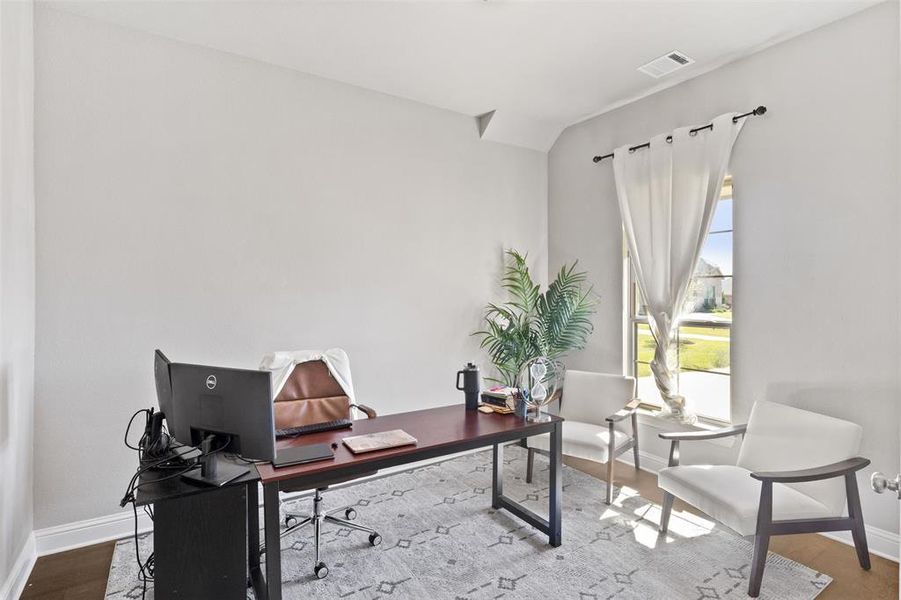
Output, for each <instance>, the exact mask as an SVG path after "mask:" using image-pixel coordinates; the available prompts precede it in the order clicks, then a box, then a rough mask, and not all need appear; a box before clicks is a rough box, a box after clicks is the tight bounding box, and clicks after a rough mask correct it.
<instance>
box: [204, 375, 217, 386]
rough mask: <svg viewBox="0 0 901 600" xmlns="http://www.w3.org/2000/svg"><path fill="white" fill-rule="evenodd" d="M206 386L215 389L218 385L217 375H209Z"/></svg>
mask: <svg viewBox="0 0 901 600" xmlns="http://www.w3.org/2000/svg"><path fill="white" fill-rule="evenodd" d="M206 386H207V387H208V388H209V389H213V388H214V387H216V376H215V375H210V376H209V377H207V378H206Z"/></svg>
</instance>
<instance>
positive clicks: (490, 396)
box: [482, 387, 519, 414]
mask: <svg viewBox="0 0 901 600" xmlns="http://www.w3.org/2000/svg"><path fill="white" fill-rule="evenodd" d="M518 394H519V389H517V388H515V387H493V388H491V389H488V390H485V391H484V392H482V404H485V405H487V406H490V407H491V408H493V409H494V412H498V413H502V414H507V413H512V412H513V408H511V407H512V406H514V404H515V401H516V397H517V395H518Z"/></svg>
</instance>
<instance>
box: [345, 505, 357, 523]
mask: <svg viewBox="0 0 901 600" xmlns="http://www.w3.org/2000/svg"><path fill="white" fill-rule="evenodd" d="M344 518H345V519H347V520H348V521H353V520H354V519H356V518H357V511H355V510H354V509H352V508H348V509H347V510H345V511H344Z"/></svg>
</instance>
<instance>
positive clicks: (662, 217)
mask: <svg viewBox="0 0 901 600" xmlns="http://www.w3.org/2000/svg"><path fill="white" fill-rule="evenodd" d="M735 115H736V113H729V114H725V115H720V116H719V117H717V118H716V119H714V120H713V129H711V130H703V131H699V132H697V133H695V134H692V133H691V131H690V128H688V127H685V128H680V129H676V130H675V131H673V132H672V133H671V134H661V135H658V136H656V137H654V138H653V139H651V142H650V146H649V147H648V148H647V149H641V150H636V151H634V152H630V151H629V146H622V147H620V148H617V149H616V150H615V151H614V153H613V172H614V175H615V178H616V194H617V197H618V199H619V208H620V214H621V215H622V219H623V229H624V230H625V235H626V241H627V243H628V244H629V253H630V255H631V258H632V267H633V268H634V271H635V276H636V278H637V280H638V286H639V288H640V289H641V292H642V294H643V295H644V298H645V300H646V302H647V307H648V323H649V325H650V329H651V333H652V335H653V336H654V339H655V341H656V342H657V350H656V352H655V353H654V359H653V360H652V361H651V371H652V372H653V373H654V380H655V381H656V383H657V388H658V389H659V390H660V394H661V396H662V397H663V400H664V402H666V406H667V408H668V410H669V412H670V413H671V414H672V416H673V417H674V418H677V419H679V420H681V421H685V422H693V421H694V420H695V417H694V415H693V414H692V413H691V412H690V411H689V410H688V409H687V408H686V406H685V398H684V397H682V396H681V395H679V392H678V389H677V385H676V375H677V374H676V372H675V367H676V364H675V347H674V343H673V342H674V340H675V333H676V329H677V327H678V323H679V317H680V316H681V310H682V305H683V304H684V302H685V296H686V293H687V292H688V288H689V283H690V282H691V276H692V273H693V272H694V269H695V265H696V264H697V262H698V256H699V255H700V252H701V247H702V246H703V245H704V240H705V239H706V238H707V232H708V230H709V229H710V221H711V220H712V219H713V213H714V210H715V208H716V203H717V200H718V199H719V194H720V188H721V187H722V185H723V178H724V177H725V175H726V167H727V166H728V164H729V155H730V154H731V152H732V144H733V143H734V142H735V138H736V137H737V136H738V133H739V131H741V127H742V124H743V122H744V119H739V120H738V122H733V120H732V119H733V117H734V116H735ZM668 135H670V136H672V141H671V142H668V141H667V137H668Z"/></svg>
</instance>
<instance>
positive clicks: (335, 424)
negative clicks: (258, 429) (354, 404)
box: [275, 419, 353, 439]
mask: <svg viewBox="0 0 901 600" xmlns="http://www.w3.org/2000/svg"><path fill="white" fill-rule="evenodd" d="M352 426H353V421H351V420H350V419H338V420H337V421H325V422H323V423H310V424H309V425H301V426H300V427H289V428H287V429H276V430H275V438H276V439H279V438H286V437H294V436H297V435H305V434H307V433H319V432H320V431H333V430H335V429H347V428H348V427H352Z"/></svg>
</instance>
